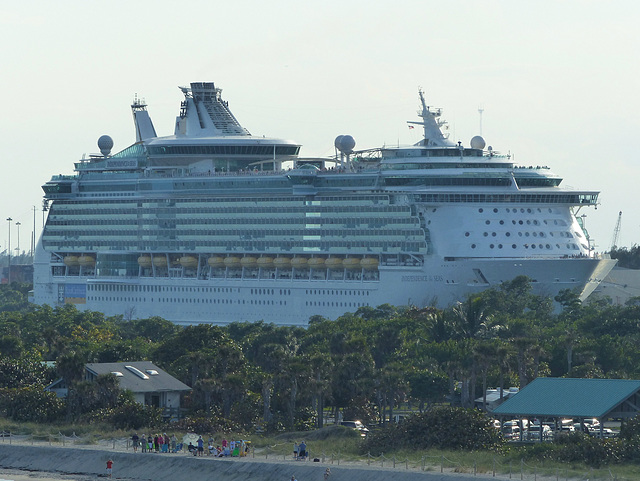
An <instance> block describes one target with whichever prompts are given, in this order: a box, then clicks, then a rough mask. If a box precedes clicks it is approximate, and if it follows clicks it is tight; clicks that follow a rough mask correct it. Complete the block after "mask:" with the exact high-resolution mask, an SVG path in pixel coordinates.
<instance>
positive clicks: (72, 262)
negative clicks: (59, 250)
mask: <svg viewBox="0 0 640 481" xmlns="http://www.w3.org/2000/svg"><path fill="white" fill-rule="evenodd" d="M64 265H65V266H67V267H75V266H77V265H78V257H77V256H65V258H64Z"/></svg>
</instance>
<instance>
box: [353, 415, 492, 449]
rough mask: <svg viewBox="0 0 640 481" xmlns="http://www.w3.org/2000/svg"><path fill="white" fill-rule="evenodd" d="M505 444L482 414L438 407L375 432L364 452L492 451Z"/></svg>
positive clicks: (366, 444)
mask: <svg viewBox="0 0 640 481" xmlns="http://www.w3.org/2000/svg"><path fill="white" fill-rule="evenodd" d="M502 443H503V441H502V439H501V436H500V435H499V434H498V431H497V430H496V429H495V428H494V427H493V426H492V424H491V420H490V419H489V418H488V417H487V416H485V415H484V414H483V413H481V412H480V411H477V410H474V409H463V408H452V407H446V406H438V407H433V408H431V409H429V410H428V411H426V412H424V413H422V414H414V415H412V416H409V417H408V418H406V419H405V420H403V421H402V422H400V423H398V424H388V425H386V426H385V427H383V428H381V429H377V430H375V431H373V432H371V433H370V434H369V435H368V436H367V438H366V439H365V441H364V443H363V445H362V452H364V453H366V452H370V453H371V454H373V455H379V454H380V453H382V452H385V451H387V452H388V451H389V450H390V449H403V448H410V449H414V450H416V449H430V448H438V449H454V450H462V449H464V450H491V449H497V448H498V447H500V446H501V445H502Z"/></svg>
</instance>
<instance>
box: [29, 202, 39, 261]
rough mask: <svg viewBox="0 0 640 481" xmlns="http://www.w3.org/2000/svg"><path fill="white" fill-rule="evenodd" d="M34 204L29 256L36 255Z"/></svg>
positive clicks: (34, 207)
mask: <svg viewBox="0 0 640 481" xmlns="http://www.w3.org/2000/svg"><path fill="white" fill-rule="evenodd" d="M36 210H38V209H36V206H35V205H34V206H33V232H31V258H32V259H33V257H34V256H35V255H36Z"/></svg>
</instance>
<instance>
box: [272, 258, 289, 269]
mask: <svg viewBox="0 0 640 481" xmlns="http://www.w3.org/2000/svg"><path fill="white" fill-rule="evenodd" d="M273 265H274V266H276V267H278V268H280V269H287V268H289V267H291V259H289V258H288V257H276V258H275V259H273Z"/></svg>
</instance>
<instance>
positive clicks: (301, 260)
mask: <svg viewBox="0 0 640 481" xmlns="http://www.w3.org/2000/svg"><path fill="white" fill-rule="evenodd" d="M291 265H292V266H293V267H297V268H303V267H307V258H306V257H294V258H293V259H291Z"/></svg>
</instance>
